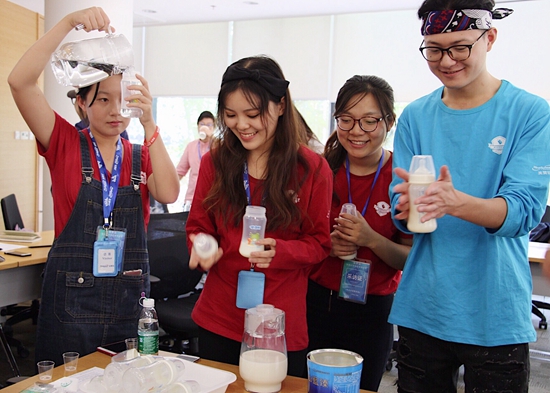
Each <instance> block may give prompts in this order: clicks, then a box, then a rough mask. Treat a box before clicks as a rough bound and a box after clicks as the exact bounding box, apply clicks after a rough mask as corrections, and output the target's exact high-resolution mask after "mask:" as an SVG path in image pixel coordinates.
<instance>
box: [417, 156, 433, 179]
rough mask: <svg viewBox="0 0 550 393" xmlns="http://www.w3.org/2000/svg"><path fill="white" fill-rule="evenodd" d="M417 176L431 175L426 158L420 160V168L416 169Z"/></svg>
mask: <svg viewBox="0 0 550 393" xmlns="http://www.w3.org/2000/svg"><path fill="white" fill-rule="evenodd" d="M414 173H415V175H416V174H418V175H429V174H430V171H429V170H428V168H426V159H425V158H424V157H422V158H421V159H420V163H419V166H418V168H416V171H414Z"/></svg>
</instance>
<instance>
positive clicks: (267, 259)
mask: <svg viewBox="0 0 550 393" xmlns="http://www.w3.org/2000/svg"><path fill="white" fill-rule="evenodd" d="M256 244H258V245H263V246H264V248H265V250H264V251H254V252H251V253H250V258H248V260H249V261H250V263H255V264H256V266H258V267H260V268H262V269H267V268H268V267H269V265H270V263H271V261H272V260H273V257H274V256H275V253H276V251H275V248H276V245H277V241H276V240H275V239H272V238H265V239H261V240H257V241H256Z"/></svg>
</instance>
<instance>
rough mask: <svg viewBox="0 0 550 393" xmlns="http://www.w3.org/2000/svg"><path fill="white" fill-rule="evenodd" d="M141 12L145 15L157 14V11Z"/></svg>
mask: <svg viewBox="0 0 550 393" xmlns="http://www.w3.org/2000/svg"><path fill="white" fill-rule="evenodd" d="M141 12H143V13H144V14H156V13H157V11H155V10H141Z"/></svg>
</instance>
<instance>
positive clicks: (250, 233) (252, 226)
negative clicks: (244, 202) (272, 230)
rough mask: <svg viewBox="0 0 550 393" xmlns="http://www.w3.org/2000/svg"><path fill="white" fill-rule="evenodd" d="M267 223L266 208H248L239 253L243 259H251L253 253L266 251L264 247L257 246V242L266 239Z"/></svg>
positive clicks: (244, 218)
mask: <svg viewBox="0 0 550 393" xmlns="http://www.w3.org/2000/svg"><path fill="white" fill-rule="evenodd" d="M266 223H267V218H266V216H265V207H263V206H247V207H246V212H245V213H244V216H243V235H242V238H241V245H240V247H239V252H240V253H241V255H242V256H243V257H245V258H250V253H251V252H254V251H263V250H264V246H263V245H261V244H256V241H257V240H260V239H263V238H264V235H265V225H266Z"/></svg>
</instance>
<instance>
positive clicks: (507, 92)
mask: <svg viewBox="0 0 550 393" xmlns="http://www.w3.org/2000/svg"><path fill="white" fill-rule="evenodd" d="M442 93H443V88H440V89H438V90H436V91H434V92H433V93H431V94H430V95H427V96H425V97H422V98H420V99H418V100H416V101H415V102H413V103H411V104H410V105H409V106H407V107H406V108H405V110H404V111H403V114H402V116H401V117H400V119H399V123H398V126H397V131H396V136H395V142H394V161H393V163H394V167H400V168H404V169H406V170H407V171H408V170H409V165H410V162H411V158H412V156H413V155H422V154H429V155H432V156H433V159H434V164H435V168H436V172H437V174H436V178H437V177H438V175H439V168H440V167H441V166H442V165H447V166H448V167H449V170H450V173H451V177H452V182H453V185H454V187H455V189H457V190H459V191H462V192H465V193H466V194H469V195H472V196H475V197H478V198H484V199H490V198H495V197H502V198H504V199H505V200H506V202H507V205H508V213H507V216H506V219H505V221H504V223H503V224H502V226H501V227H500V228H499V229H498V230H491V229H488V228H483V227H480V226H478V225H474V224H472V223H470V222H467V221H464V220H461V219H458V218H456V217H452V216H449V215H447V216H444V217H442V218H440V219H438V220H437V229H436V230H435V231H434V232H433V233H431V234H415V235H414V240H413V247H412V250H411V252H410V254H409V257H408V259H407V262H406V264H405V269H404V271H403V277H402V280H401V284H400V285H399V288H398V290H397V293H396V297H395V301H394V303H393V307H392V311H391V315H390V318H389V321H390V322H391V323H394V324H397V325H400V326H405V327H408V328H411V329H415V330H418V331H420V332H423V333H426V334H428V335H430V336H433V337H437V338H439V339H442V340H446V341H451V342H458V343H466V344H474V345H482V346H497V345H505V344H514V343H525V342H529V341H534V340H535V339H536V334H535V331H534V328H533V324H532V322H531V291H532V283H531V272H530V269H529V263H528V258H527V246H528V233H529V231H530V230H531V229H532V228H534V227H535V226H536V225H537V224H538V223H539V221H540V218H541V217H542V214H543V212H544V209H545V206H546V201H547V196H548V183H549V180H550V176H549V175H550V108H549V106H548V103H547V102H546V101H544V100H543V99H542V98H540V97H537V96H534V95H532V94H529V93H527V92H526V91H524V90H521V89H518V88H516V87H514V86H513V85H512V84H510V83H509V82H507V81H502V85H501V87H500V89H499V90H498V91H497V93H496V94H495V96H494V97H492V98H491V99H490V100H489V101H487V102H486V103H484V104H483V105H481V106H479V107H476V108H472V109H466V110H455V109H451V108H448V107H447V106H445V104H444V103H443V102H442V100H441V96H442ZM401 182H402V180H401V179H400V178H399V177H397V176H395V175H394V178H393V181H392V184H391V186H390V198H391V205H392V207H393V209H395V207H394V206H396V205H397V198H398V197H399V195H398V194H395V193H394V192H393V187H394V186H395V185H396V184H398V183H401ZM392 213H395V212H392ZM480 214H483V212H480ZM396 225H397V226H398V228H400V229H401V230H403V231H405V232H407V228H406V226H405V223H404V222H401V221H396Z"/></svg>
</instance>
